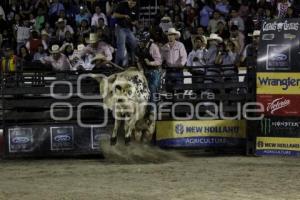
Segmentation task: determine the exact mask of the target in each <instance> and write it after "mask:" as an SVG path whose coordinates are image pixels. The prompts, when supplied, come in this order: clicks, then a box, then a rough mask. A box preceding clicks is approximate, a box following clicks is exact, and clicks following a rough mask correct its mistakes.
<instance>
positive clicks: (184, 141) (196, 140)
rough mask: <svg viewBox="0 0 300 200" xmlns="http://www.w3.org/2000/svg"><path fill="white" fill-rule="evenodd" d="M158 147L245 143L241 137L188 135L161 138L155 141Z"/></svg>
mask: <svg viewBox="0 0 300 200" xmlns="http://www.w3.org/2000/svg"><path fill="white" fill-rule="evenodd" d="M157 144H158V146H160V147H169V148H170V147H174V148H176V147H178V148H180V147H238V146H243V145H245V144H246V139H243V138H225V137H189V138H175V139H163V140H159V141H158V142H157Z"/></svg>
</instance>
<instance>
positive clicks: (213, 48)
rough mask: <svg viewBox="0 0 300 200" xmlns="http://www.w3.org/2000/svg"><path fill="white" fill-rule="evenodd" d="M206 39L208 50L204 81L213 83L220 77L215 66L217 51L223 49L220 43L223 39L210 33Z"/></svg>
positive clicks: (218, 70)
mask: <svg viewBox="0 0 300 200" xmlns="http://www.w3.org/2000/svg"><path fill="white" fill-rule="evenodd" d="M207 41H208V51H207V54H206V59H205V60H206V65H207V66H208V67H207V68H206V70H205V80H204V83H214V82H218V81H219V80H220V78H219V77H218V76H219V75H220V72H221V71H220V69H219V68H217V67H216V66H215V64H216V59H217V55H218V52H220V51H224V47H223V45H222V43H223V39H222V38H221V37H220V36H219V35H217V34H215V33H212V34H210V36H209V37H208V38H207Z"/></svg>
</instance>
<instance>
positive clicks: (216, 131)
mask: <svg viewBox="0 0 300 200" xmlns="http://www.w3.org/2000/svg"><path fill="white" fill-rule="evenodd" d="M186 137H231V138H246V121H245V120H211V121H203V120H195V121H158V122H157V126H156V138H157V140H163V139H173V138H186Z"/></svg>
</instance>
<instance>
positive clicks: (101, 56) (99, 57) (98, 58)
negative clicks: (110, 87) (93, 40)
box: [91, 53, 107, 63]
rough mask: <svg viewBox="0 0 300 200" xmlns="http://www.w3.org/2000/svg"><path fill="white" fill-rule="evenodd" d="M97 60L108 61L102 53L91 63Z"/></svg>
mask: <svg viewBox="0 0 300 200" xmlns="http://www.w3.org/2000/svg"><path fill="white" fill-rule="evenodd" d="M96 60H102V61H107V58H106V56H105V55H103V54H102V53H98V54H97V55H96V56H95V57H94V58H93V59H92V60H91V63H93V62H95V61H96Z"/></svg>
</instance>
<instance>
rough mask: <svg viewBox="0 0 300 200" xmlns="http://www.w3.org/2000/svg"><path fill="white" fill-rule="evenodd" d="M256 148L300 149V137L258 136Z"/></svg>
mask: <svg viewBox="0 0 300 200" xmlns="http://www.w3.org/2000/svg"><path fill="white" fill-rule="evenodd" d="M256 150H288V151H300V138H277V137H257V138H256Z"/></svg>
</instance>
